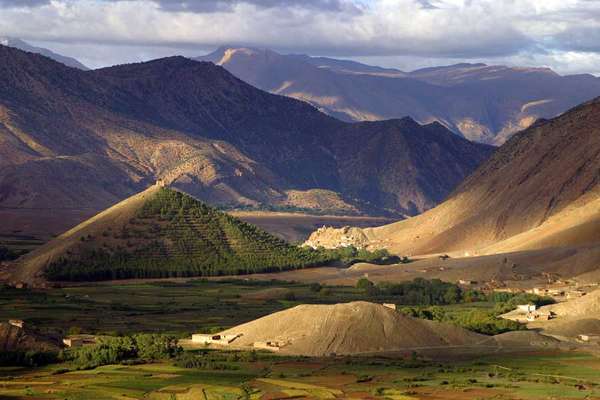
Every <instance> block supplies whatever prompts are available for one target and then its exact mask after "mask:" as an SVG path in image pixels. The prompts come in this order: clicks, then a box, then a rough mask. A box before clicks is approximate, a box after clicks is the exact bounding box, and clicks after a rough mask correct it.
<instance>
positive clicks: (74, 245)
mask: <svg viewBox="0 0 600 400" xmlns="http://www.w3.org/2000/svg"><path fill="white" fill-rule="evenodd" d="M34 253H35V254H31V256H29V257H27V258H25V260H23V264H24V265H23V270H29V271H32V270H36V269H37V270H42V271H41V272H40V271H39V272H38V273H37V275H38V276H42V275H43V277H45V278H46V279H47V280H52V281H96V280H108V279H128V278H171V277H190V276H215V275H230V274H247V273H255V272H269V271H279V270H286V269H294V268H301V267H305V266H313V265H319V264H323V263H325V262H327V261H328V260H327V256H325V255H323V254H322V253H320V252H316V251H312V250H309V249H305V248H299V247H296V246H292V245H289V244H288V243H286V242H284V241H282V240H281V239H278V238H276V237H274V236H272V235H270V234H269V233H266V232H264V231H262V230H261V229H259V228H257V227H256V226H254V225H250V224H248V223H245V222H242V221H240V220H238V219H236V218H234V217H232V216H230V215H228V214H225V213H222V212H220V211H218V210H216V209H214V208H212V207H209V206H207V205H206V204H203V203H201V202H199V201H197V200H195V199H194V198H192V197H190V196H188V195H186V194H184V193H181V192H178V191H175V190H172V189H168V188H157V187H154V188H151V189H148V190H146V191H145V192H143V193H141V194H138V195H136V196H134V197H132V198H130V199H128V200H125V201H124V202H122V203H119V204H117V205H116V206H113V207H111V208H110V209H108V210H106V211H104V212H103V213H101V214H99V215H98V216H96V217H94V218H92V220H90V221H87V222H84V223H83V224H81V225H80V226H78V227H76V228H73V229H72V230H71V231H69V232H67V233H65V234H63V235H61V236H60V237H58V238H57V239H55V240H53V241H51V242H50V243H48V244H47V245H45V246H43V247H42V248H40V249H38V250H36V251H35V252H34ZM28 263H36V264H37V267H32V266H31V265H29V266H28V265H27V264H28Z"/></svg>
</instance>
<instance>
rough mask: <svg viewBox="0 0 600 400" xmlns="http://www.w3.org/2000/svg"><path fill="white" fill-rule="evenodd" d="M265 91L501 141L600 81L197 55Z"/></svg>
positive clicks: (225, 53)
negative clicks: (434, 122)
mask: <svg viewBox="0 0 600 400" xmlns="http://www.w3.org/2000/svg"><path fill="white" fill-rule="evenodd" d="M197 59H198V60H202V61H211V62H214V63H215V64H217V65H221V66H223V67H224V68H226V69H227V70H228V71H230V72H231V73H233V74H234V75H235V76H237V77H238V78H240V79H242V80H244V81H246V82H248V83H250V84H252V85H254V86H256V87H258V88H260V89H263V90H266V91H269V92H271V93H275V94H281V95H285V96H289V97H293V98H297V99H300V100H304V101H307V102H309V103H311V104H313V105H314V106H315V107H317V108H319V109H320V110H322V111H324V112H326V113H327V114H329V115H332V116H335V117H337V118H339V119H342V120H346V121H373V120H384V119H390V118H399V117H404V116H410V117H411V118H413V119H415V120H416V121H417V122H419V123H422V124H428V123H431V122H433V121H438V122H440V123H441V124H443V125H444V126H446V127H447V128H449V129H450V130H452V131H454V132H455V133H457V134H460V135H462V136H464V137H465V138H468V139H470V140H474V141H478V142H482V143H488V144H494V145H499V144H502V143H504V142H505V141H506V140H507V139H508V138H509V137H510V136H511V135H512V134H514V133H515V132H517V131H520V130H522V129H525V128H527V127H528V126H530V125H531V124H532V123H534V122H535V121H536V120H537V119H539V118H551V117H555V116H557V115H559V114H560V113H562V112H564V111H566V110H568V109H569V108H571V107H574V106H576V105H577V104H580V103H582V102H584V101H587V100H590V99H592V98H595V97H596V96H598V95H600V79H598V78H596V77H594V76H592V75H587V74H582V75H569V76H561V75H559V74H557V73H555V72H554V71H552V70H550V69H548V68H521V67H507V66H502V65H485V64H464V63H463V64H456V65H450V66H443V67H434V68H424V69H419V70H416V71H412V72H404V71H400V70H396V69H389V68H380V67H373V66H369V65H365V64H361V63H357V62H354V61H346V60H336V59H331V58H326V57H310V56H305V55H283V54H279V53H277V52H274V51H272V50H268V49H255V48H229V47H222V48H219V49H217V50H216V51H214V52H212V53H210V54H208V55H206V56H201V57H198V58H197Z"/></svg>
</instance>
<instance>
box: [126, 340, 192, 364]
mask: <svg viewBox="0 0 600 400" xmlns="http://www.w3.org/2000/svg"><path fill="white" fill-rule="evenodd" d="M133 339H134V341H135V345H136V349H137V356H138V357H139V358H142V359H144V360H163V359H167V358H173V357H175V356H177V354H179V353H180V352H181V348H180V347H179V346H178V345H177V340H176V339H175V338H174V337H173V336H167V335H159V334H140V335H135V336H134V337H133Z"/></svg>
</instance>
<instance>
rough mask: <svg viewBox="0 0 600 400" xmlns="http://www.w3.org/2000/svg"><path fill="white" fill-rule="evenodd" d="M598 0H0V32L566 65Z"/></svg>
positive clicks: (596, 30) (187, 48)
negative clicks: (542, 61)
mask: <svg viewBox="0 0 600 400" xmlns="http://www.w3.org/2000/svg"><path fill="white" fill-rule="evenodd" d="M599 3H600V2H597V1H591V0H502V1H498V0H311V1H309V0H197V1H192V0H152V1H144V0H51V1H44V0H34V1H25V2H23V1H14V0H0V27H2V29H3V30H4V31H3V32H0V34H4V35H9V36H15V37H21V38H24V39H26V40H30V41H37V42H52V43H53V44H54V45H55V46H58V47H62V49H66V50H67V54H69V53H68V45H70V46H72V47H73V48H74V49H76V52H77V54H73V53H71V54H69V55H74V56H79V57H81V58H88V59H91V58H94V57H96V56H97V55H98V54H100V53H102V54H108V55H110V51H108V50H107V49H109V48H111V47H112V48H114V53H115V55H114V56H111V57H107V58H110V59H111V60H115V59H116V58H117V57H120V58H119V59H120V60H129V59H131V58H135V57H148V56H151V55H152V54H157V55H158V54H160V55H162V54H163V53H164V52H166V51H172V50H173V51H174V50H177V51H180V52H183V53H186V54H187V53H194V52H198V53H200V52H201V51H204V50H205V49H211V48H215V47H218V46H222V45H233V46H237V45H244V46H255V47H269V48H274V49H276V50H279V51H282V52H294V53H299V52H304V53H309V54H315V55H329V56H338V57H353V58H356V57H363V58H364V57H371V58H373V57H379V58H387V59H390V60H391V59H394V58H396V59H405V60H418V59H420V60H421V62H425V61H426V60H442V62H443V60H444V59H447V60H448V61H450V60H459V59H460V60H478V61H479V60H488V61H492V62H493V61H496V62H501V60H502V59H504V60H544V62H546V63H548V64H547V65H550V66H554V65H556V66H559V67H560V68H566V67H565V65H566V64H565V60H575V61H577V62H578V63H580V65H590V62H589V61H591V60H596V59H597V58H596V57H592V56H594V55H596V54H597V53H600V4H599ZM75 45H76V46H75ZM62 49H61V50H62ZM86 49H87V52H88V53H86ZM99 49H102V51H99ZM125 49H127V50H125ZM586 54H587V56H586ZM586 57H587V58H586ZM105 58H106V57H105ZM584 60H587V61H584ZM111 62H112V61H111ZM107 63H108V61H107ZM91 65H96V64H95V63H91ZM569 70H573V67H569Z"/></svg>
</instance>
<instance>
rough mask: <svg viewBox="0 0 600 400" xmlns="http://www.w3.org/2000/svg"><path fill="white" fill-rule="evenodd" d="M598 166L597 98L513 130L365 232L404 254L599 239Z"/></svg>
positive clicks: (491, 249)
mask: <svg viewBox="0 0 600 400" xmlns="http://www.w3.org/2000/svg"><path fill="white" fill-rule="evenodd" d="M599 171H600V99H596V100H593V101H591V102H588V103H585V104H583V105H581V106H578V107H576V108H574V109H572V110H570V111H568V112H566V113H565V114H563V115H561V116H559V117H556V118H554V119H552V120H550V121H544V122H540V123H538V124H536V125H535V126H533V127H531V128H529V129H527V130H525V131H523V132H521V133H519V134H518V135H515V136H514V137H513V138H511V139H510V140H509V141H508V142H507V143H505V144H504V145H503V146H502V147H501V148H500V149H499V150H498V151H497V152H496V153H494V155H493V156H492V157H491V158H490V159H489V160H488V161H486V162H485V163H484V164H483V165H482V166H481V167H479V168H478V169H477V170H476V171H475V172H474V173H473V174H471V175H470V176H469V177H468V178H467V179H466V180H465V181H464V182H463V183H462V184H461V185H460V186H459V187H458V188H457V189H456V190H455V191H454V193H453V194H452V195H451V196H450V197H449V198H448V200H446V201H445V202H443V203H442V204H441V205H439V206H437V207H436V208H434V209H432V210H430V211H428V212H426V213H424V214H422V215H419V216H417V217H414V218H410V219H408V220H406V221H401V222H399V223H395V224H391V225H387V226H383V227H380V228H375V229H367V230H364V231H363V233H364V234H365V235H366V236H367V237H368V238H369V240H370V241H371V243H373V244H378V245H380V246H384V247H388V248H392V249H395V250H397V251H400V252H401V253H403V254H407V253H408V254H430V253H439V252H450V251H458V252H460V253H461V254H463V253H465V254H471V255H472V254H474V253H477V252H479V253H494V252H507V251H515V250H527V249H541V248H546V247H560V246H581V245H585V246H597V245H599V244H600V200H599V196H600V172H599ZM313 240H315V238H313ZM598 262H600V260H598Z"/></svg>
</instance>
